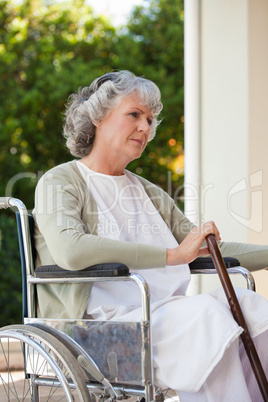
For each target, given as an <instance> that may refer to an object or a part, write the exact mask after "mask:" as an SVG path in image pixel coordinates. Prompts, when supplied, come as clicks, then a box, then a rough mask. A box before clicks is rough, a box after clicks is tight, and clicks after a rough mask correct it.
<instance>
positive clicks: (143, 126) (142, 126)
mask: <svg viewBox="0 0 268 402" xmlns="http://www.w3.org/2000/svg"><path fill="white" fill-rule="evenodd" d="M138 129H139V131H143V132H145V133H147V132H149V131H150V124H149V123H148V121H147V119H146V118H144V119H140V121H139V126H138Z"/></svg>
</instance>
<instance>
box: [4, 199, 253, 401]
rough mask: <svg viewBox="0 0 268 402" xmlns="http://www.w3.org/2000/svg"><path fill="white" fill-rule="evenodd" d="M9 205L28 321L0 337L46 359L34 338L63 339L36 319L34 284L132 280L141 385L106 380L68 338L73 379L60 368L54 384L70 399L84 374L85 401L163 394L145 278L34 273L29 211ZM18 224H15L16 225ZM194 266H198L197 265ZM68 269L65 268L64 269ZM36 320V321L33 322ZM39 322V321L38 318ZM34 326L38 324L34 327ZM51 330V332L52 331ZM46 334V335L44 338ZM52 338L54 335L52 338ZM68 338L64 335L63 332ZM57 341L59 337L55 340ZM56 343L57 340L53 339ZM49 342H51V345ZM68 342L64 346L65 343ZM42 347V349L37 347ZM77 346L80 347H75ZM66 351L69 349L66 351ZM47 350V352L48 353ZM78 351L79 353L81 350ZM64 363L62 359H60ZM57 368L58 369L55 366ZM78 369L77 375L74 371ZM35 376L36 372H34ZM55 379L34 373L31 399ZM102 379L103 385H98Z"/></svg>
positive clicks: (6, 205) (249, 278) (198, 270)
mask: <svg viewBox="0 0 268 402" xmlns="http://www.w3.org/2000/svg"><path fill="white" fill-rule="evenodd" d="M9 207H16V208H17V209H18V213H19V220H18V222H19V226H20V228H19V230H21V237H20V236H19V240H20V254H21V263H22V277H23V291H24V292H25V295H26V297H27V300H26V306H27V308H25V306H24V312H23V316H24V319H25V322H26V323H27V322H28V324H27V325H22V326H19V325H18V326H8V327H4V328H2V329H1V330H0V338H1V337H4V336H6V337H11V338H12V337H13V338H15V339H20V340H21V341H22V342H23V344H24V345H25V344H27V343H28V344H30V346H31V347H32V348H33V349H34V348H39V349H38V350H39V352H40V353H41V352H42V353H41V354H42V355H43V357H44V356H45V359H47V360H49V357H50V356H47V355H46V348H43V350H42V351H41V349H42V346H40V344H39V343H38V342H37V340H38V339H39V342H41V344H42V336H44V338H45V341H44V342H45V345H46V343H47V345H50V346H49V347H51V348H52V349H53V350H54V352H55V351H56V349H57V347H56V346H55V345H54V339H55V337H56V338H60V339H61V340H62V335H61V334H58V333H56V335H55V331H54V330H51V329H49V328H46V327H44V326H43V325H41V326H40V325H38V319H36V318H35V317H36V308H35V286H36V285H37V284H48V283H81V282H96V281H98V282H104V281H105V282H110V281H134V282H135V283H136V284H137V286H138V287H139V290H140V294H141V311H142V314H141V323H142V325H143V328H145V330H144V331H145V332H143V338H144V344H143V347H142V353H141V358H142V365H141V370H142V379H143V384H144V385H143V387H140V386H136V387H133V386H131V384H130V385H129V386H128V385H125V384H123V385H122V384H116V383H115V384H114V383H113V384H111V383H110V381H108V380H107V379H106V378H105V377H104V376H103V375H102V373H101V372H100V371H99V370H98V369H96V367H95V368H94V362H93V363H92V362H91V359H90V356H88V355H87V353H82V354H83V358H82V360H81V359H80V360H81V361H80V364H78V363H77V355H79V353H80V352H81V351H80V352H79V351H78V352H77V345H73V344H72V341H71V343H70V339H69V340H66V339H64V340H63V341H64V342H61V341H60V343H62V344H63V345H62V348H63V350H61V353H60V357H59V358H60V359H62V360H63V356H62V355H64V354H65V352H66V350H65V349H67V350H69V349H71V350H72V352H71V354H72V353H73V350H74V349H75V350H76V351H75V352H74V354H75V355H76V359H75V362H73V361H72V358H70V360H71V361H72V364H73V366H74V371H75V374H74V379H72V381H69V383H68V384H67V385H65V383H66V381H67V382H68V380H66V376H65V375H64V374H62V375H61V373H60V370H59V372H58V380H57V384H61V386H62V387H63V388H64V387H66V398H67V400H71V396H70V395H71V393H70V392H69V390H68V387H69V388H79V387H81V388H83V386H81V385H77V377H78V376H79V375H80V377H82V378H83V381H84V382H85V383H86V388H87V390H88V391H89V396H88V398H87V396H85V395H86V394H85V393H84V394H83V392H84V390H83V391H82V396H80V400H82V401H85V400H91V399H92V398H91V396H90V393H91V392H92V393H93V394H94V395H95V394H101V397H100V399H108V400H109V399H110V400H119V399H123V398H124V397H126V396H129V395H130V396H136V397H137V398H139V399H142V398H145V400H146V401H154V400H156V399H161V398H162V395H161V393H160V394H159V395H158V396H156V395H155V387H154V379H153V365H152V344H151V342H150V339H151V322H150V292H149V287H148V285H147V283H146V282H145V281H144V279H143V278H142V277H141V276H140V275H137V274H128V275H127V276H106V277H95V276H94V277H91V276H90V275H91V272H92V271H90V270H89V271H88V276H87V277H85V276H83V277H81V276H79V271H77V275H76V276H72V277H53V274H50V277H46V278H44V277H40V276H39V277H38V274H37V273H35V271H34V258H33V247H34V245H33V243H32V239H31V234H30V229H29V217H28V211H27V209H26V207H25V205H24V204H23V203H22V201H20V200H19V199H16V198H13V197H1V198H0V208H9ZM19 226H18V227H19ZM190 265H191V273H197V274H208V273H209V274H211V273H213V274H214V273H217V271H216V270H215V269H203V268H200V267H199V264H198V263H195V262H193V263H191V264H190ZM196 267H197V268H196ZM66 272H68V271H66ZM228 272H229V273H231V274H238V273H239V274H242V275H243V277H244V278H245V280H246V283H247V288H248V289H251V290H255V283H254V279H253V276H252V275H251V274H250V273H249V272H248V271H247V270H246V269H245V268H242V267H239V266H237V267H231V268H228ZM35 322H36V324H37V325H35ZM39 324H40V322H39ZM36 327H37V328H36ZM51 333H52V335H51ZM47 337H48V338H49V339H48V340H47ZM53 338H54V339H53ZM66 338H67V335H66ZM57 341H58V340H57ZM56 343H57V342H56ZM51 345H52V346H51ZM66 345H67V346H66ZM40 348H41V349H40ZM78 349H79V347H78ZM66 353H68V352H66ZM47 354H48V353H47ZM80 355H81V353H80ZM50 364H52V365H53V362H51V361H50ZM62 364H63V363H62ZM81 366H82V367H84V368H85V371H86V372H89V373H90V374H91V376H93V377H94V378H95V379H96V380H97V382H98V384H96V383H92V382H88V381H87V378H86V376H85V375H84V373H83V374H81ZM56 371H57V370H56ZM77 372H79V375H78V374H77ZM35 377H36V376H35ZM53 381H54V380H49V379H42V378H40V379H38V378H37V377H36V378H35V381H34V382H33V384H34V386H33V388H34V390H33V395H34V397H33V400H36V401H38V400H39V399H38V391H37V389H38V387H39V386H41V385H48V384H49V383H50V384H53ZM101 383H102V385H101Z"/></svg>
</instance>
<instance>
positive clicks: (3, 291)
mask: <svg viewBox="0 0 268 402" xmlns="http://www.w3.org/2000/svg"><path fill="white" fill-rule="evenodd" d="M0 227H1V228H2V230H1V231H0V255H1V268H0V271H1V280H0V326H1V327H2V326H4V325H9V324H18V323H21V322H22V307H21V305H22V294H21V289H22V288H21V286H22V285H21V270H20V257H19V255H18V248H19V245H18V240H17V229H16V224H15V221H14V219H12V218H11V217H9V216H8V214H4V213H1V215H0ZM3 228H4V229H3Z"/></svg>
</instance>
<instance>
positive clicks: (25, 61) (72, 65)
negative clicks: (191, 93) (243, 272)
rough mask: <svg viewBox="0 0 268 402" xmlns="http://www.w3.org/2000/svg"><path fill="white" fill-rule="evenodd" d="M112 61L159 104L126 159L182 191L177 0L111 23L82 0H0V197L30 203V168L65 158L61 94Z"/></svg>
mask: <svg viewBox="0 0 268 402" xmlns="http://www.w3.org/2000/svg"><path fill="white" fill-rule="evenodd" d="M118 69H119V70H125V69H128V70H131V71H133V72H134V73H135V74H137V75H143V76H145V77H146V78H149V79H151V80H153V81H154V82H156V84H157V85H158V86H159V88H160V90H161V92H162V101H163V104H164V109H163V112H162V119H163V120H162V123H161V125H160V126H159V128H158V132H157V135H156V137H155V139H154V140H153V141H152V142H151V143H149V144H148V146H147V148H146V151H145V152H144V154H143V155H142V157H141V158H140V159H139V160H137V161H133V162H132V163H131V164H130V165H129V167H128V168H129V169H130V170H132V171H134V172H136V173H138V174H141V175H142V176H144V177H146V178H147V179H149V180H151V181H152V182H154V183H156V184H158V185H159V186H161V187H162V188H164V189H165V190H167V191H168V192H169V194H170V195H173V194H174V191H176V192H177V196H178V194H179V195H181V196H182V195H183V194H182V192H181V191H179V192H178V189H181V188H182V186H183V0H144V2H143V5H142V6H138V7H135V8H134V9H133V11H132V13H131V15H130V17H129V20H128V22H127V24H126V26H124V27H117V28H115V27H114V26H112V24H111V22H110V21H109V20H108V19H107V18H105V17H104V16H97V15H95V14H94V11H93V9H92V8H91V7H90V6H88V5H86V2H85V1H84V0H69V1H66V2H63V1H60V2H55V3H54V2H53V1H50V0H22V1H15V0H9V1H7V0H1V1H0V177H1V180H0V196H6V195H12V196H14V197H16V198H20V199H21V200H22V201H23V202H24V203H25V204H26V205H27V207H28V208H29V210H31V209H32V208H33V199H34V188H35V186H36V183H37V180H38V179H39V178H40V176H41V175H42V174H43V173H44V172H45V171H46V170H48V169H49V168H51V167H53V166H55V165H57V164H60V163H62V162H66V161H68V160H71V159H72V156H71V155H70V154H69V152H68V151H67V150H66V148H65V143H64V139H63V137H62V122H63V115H62V114H63V111H64V104H65V102H66V100H67V98H68V96H69V95H70V94H71V93H73V92H75V91H76V90H77V89H78V87H80V86H85V85H89V84H90V83H91V82H92V80H93V79H95V78H96V77H98V76H100V75H102V74H104V73H106V72H108V71H112V70H118ZM178 203H179V206H180V207H182V202H181V199H178ZM3 214H4V212H3V211H2V212H1V219H0V235H1V234H2V246H1V250H0V251H1V268H0V270H1V271H0V272H1V293H0V294H1V298H0V302H1V306H2V309H1V311H2V313H3V317H4V316H6V317H9V318H8V319H6V321H5V323H6V322H7V321H8V322H12V320H13V318H14V322H18V321H20V318H21V317H20V312H19V311H17V308H16V307H14V306H13V302H14V303H16V302H17V301H18V300H19V299H20V285H19V284H20V279H18V276H20V268H18V267H19V257H18V251H17V250H18V245H17V239H16V234H15V231H16V229H15V221H14V217H13V216H11V215H9V214H6V218H4V217H2V215H3ZM9 231H10V232H9ZM10 287H12V292H13V290H14V294H13V293H11V292H10V291H9V289H10ZM16 313H17V316H15V315H16ZM0 321H2V316H1V317H0ZM2 324H4V322H0V325H2Z"/></svg>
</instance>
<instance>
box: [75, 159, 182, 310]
mask: <svg viewBox="0 0 268 402" xmlns="http://www.w3.org/2000/svg"><path fill="white" fill-rule="evenodd" d="M77 166H78V168H79V170H80V172H81V174H82V176H83V177H84V179H85V181H86V183H87V186H88V188H89V190H90V192H91V194H92V196H93V198H94V200H95V202H96V204H97V207H98V235H99V236H103V237H107V238H111V239H116V240H117V239H118V240H121V241H129V242H136V243H143V244H152V245H159V246H162V247H163V246H164V247H167V248H175V247H177V246H178V243H177V241H176V239H175V238H174V236H173V235H172V233H171V231H170V230H169V228H168V226H167V225H166V223H165V222H164V220H163V219H162V217H161V215H160V214H159V213H158V211H157V210H156V208H155V206H154V205H153V203H152V201H151V200H150V198H149V197H148V195H147V194H146V192H145V190H144V187H143V186H142V184H141V183H140V182H139V180H138V179H137V178H136V177H135V176H133V175H132V174H131V173H130V172H128V171H127V170H125V171H124V174H123V175H122V176H109V175H104V174H101V173H97V172H94V171H92V170H90V169H89V168H88V167H87V166H85V165H84V164H83V163H81V162H77ZM111 262H116V261H111ZM131 272H136V273H139V274H140V275H141V276H142V277H143V278H144V279H145V280H146V281H147V282H148V284H149V287H150V292H151V302H152V303H154V302H156V301H159V300H163V299H165V298H167V297H170V296H172V295H182V294H184V293H185V290H186V288H187V286H188V284H189V281H190V270H189V266H188V265H187V264H185V265H179V266H166V267H163V268H157V269H149V270H148V269H146V270H138V271H131ZM112 288H113V292H111V285H110V284H107V283H96V284H94V286H93V288H92V291H91V295H90V299H89V302H88V306H87V313H88V314H89V313H92V311H93V310H94V309H95V308H96V307H97V306H99V305H102V304H109V305H120V304H122V301H121V300H124V305H126V304H129V305H130V304H131V305H135V306H137V305H139V304H140V296H139V291H138V288H137V285H136V284H135V283H132V282H124V283H119V282H118V283H114V284H113V287H112ZM108 289H109V290H108ZM124 296H125V297H124ZM123 297H124V298H123ZM126 300H127V301H126Z"/></svg>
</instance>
